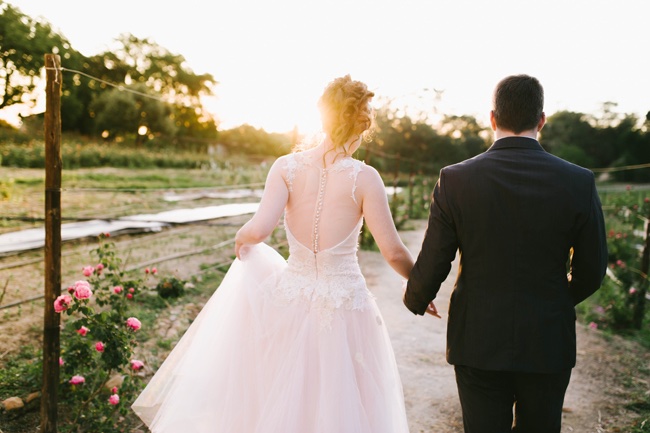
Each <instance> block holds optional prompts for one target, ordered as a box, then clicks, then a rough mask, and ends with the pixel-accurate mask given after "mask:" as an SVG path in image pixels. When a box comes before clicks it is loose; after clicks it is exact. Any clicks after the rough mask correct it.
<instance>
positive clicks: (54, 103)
mask: <svg viewBox="0 0 650 433" xmlns="http://www.w3.org/2000/svg"><path fill="white" fill-rule="evenodd" d="M60 62H61V59H60V57H59V56H58V55H55V54H46V55H45V68H46V76H47V85H46V88H45V94H46V102H45V308H44V322H43V388H42V396H41V429H40V432H41V433H56V432H57V419H58V387H59V356H60V352H61V346H60V329H59V326H60V323H61V317H60V315H59V314H58V313H56V312H55V311H54V301H55V300H56V298H57V297H58V296H59V295H60V294H61V83H62V81H63V80H62V77H61V69H60Z"/></svg>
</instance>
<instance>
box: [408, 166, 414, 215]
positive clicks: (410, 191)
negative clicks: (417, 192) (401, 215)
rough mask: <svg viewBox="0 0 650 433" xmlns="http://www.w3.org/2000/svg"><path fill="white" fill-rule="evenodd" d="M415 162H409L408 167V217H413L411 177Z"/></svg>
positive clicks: (412, 176)
mask: <svg viewBox="0 0 650 433" xmlns="http://www.w3.org/2000/svg"><path fill="white" fill-rule="evenodd" d="M414 167H415V164H414V163H413V162H411V164H410V169H409V210H408V215H409V218H413V217H414V215H413V201H414V200H415V197H413V178H414V177H415V169H414Z"/></svg>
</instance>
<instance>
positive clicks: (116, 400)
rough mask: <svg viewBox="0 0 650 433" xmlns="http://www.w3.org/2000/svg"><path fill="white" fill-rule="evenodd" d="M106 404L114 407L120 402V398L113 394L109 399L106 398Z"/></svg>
mask: <svg viewBox="0 0 650 433" xmlns="http://www.w3.org/2000/svg"><path fill="white" fill-rule="evenodd" d="M108 402H109V403H110V404H112V405H113V406H115V405H116V404H118V403H119V402H120V396H119V395H117V394H113V395H111V396H110V397H108Z"/></svg>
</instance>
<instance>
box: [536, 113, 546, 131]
mask: <svg viewBox="0 0 650 433" xmlns="http://www.w3.org/2000/svg"><path fill="white" fill-rule="evenodd" d="M544 125H546V114H545V113H544V112H542V117H540V119H539V123H538V124H537V132H539V131H541V130H542V128H543V127H544Z"/></svg>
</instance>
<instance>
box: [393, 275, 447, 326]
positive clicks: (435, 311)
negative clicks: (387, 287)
mask: <svg viewBox="0 0 650 433" xmlns="http://www.w3.org/2000/svg"><path fill="white" fill-rule="evenodd" d="M407 283H408V280H402V291H403V292H406V284H407ZM425 313H427V314H431V315H432V316H434V317H437V318H438V319H442V316H440V314H438V309H437V308H436V304H434V303H433V301H431V302H429V305H427V309H426V310H425Z"/></svg>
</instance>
